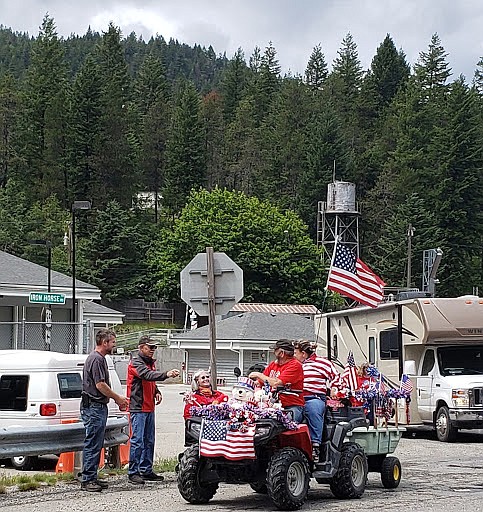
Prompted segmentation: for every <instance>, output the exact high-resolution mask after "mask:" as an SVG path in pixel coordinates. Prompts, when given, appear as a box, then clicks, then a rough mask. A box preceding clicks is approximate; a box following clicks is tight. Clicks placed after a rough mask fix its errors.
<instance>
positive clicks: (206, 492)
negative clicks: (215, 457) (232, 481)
mask: <svg viewBox="0 0 483 512" xmlns="http://www.w3.org/2000/svg"><path fill="white" fill-rule="evenodd" d="M198 450H199V448H198V445H197V444H194V445H192V446H190V447H189V448H187V449H186V450H185V452H184V454H183V456H182V457H181V460H180V461H179V472H178V490H179V493H180V494H181V496H182V497H183V498H184V499H185V500H186V501H187V502H188V503H192V504H194V505H198V504H201V503H208V502H209V501H210V500H211V498H213V496H214V495H215V494H216V491H217V490H218V483H206V482H202V481H201V479H200V476H201V475H202V472H203V469H204V467H205V462H204V461H203V460H200V457H199V454H198Z"/></svg>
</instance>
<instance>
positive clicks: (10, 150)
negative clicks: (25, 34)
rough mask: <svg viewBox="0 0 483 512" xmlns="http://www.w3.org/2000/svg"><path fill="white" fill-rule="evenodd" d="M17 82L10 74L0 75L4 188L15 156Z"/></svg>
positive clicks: (0, 184) (0, 164)
mask: <svg viewBox="0 0 483 512" xmlns="http://www.w3.org/2000/svg"><path fill="white" fill-rule="evenodd" d="M17 87H18V86H17V84H16V83H15V80H14V78H13V77H12V75H10V74H8V73H7V74H5V75H3V76H2V77H0V189H2V188H5V187H6V186H7V183H8V179H9V177H10V169H11V167H12V163H13V160H14V158H15V150H14V145H13V138H14V137H15V135H16V123H17V118H18V93H17Z"/></svg>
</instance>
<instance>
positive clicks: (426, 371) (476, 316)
mask: <svg viewBox="0 0 483 512" xmlns="http://www.w3.org/2000/svg"><path fill="white" fill-rule="evenodd" d="M315 333H316V337H318V338H319V342H320V340H322V342H321V344H322V346H323V349H322V350H323V355H326V356H327V357H329V358H330V359H332V360H338V361H340V362H342V363H345V361H346V360H347V355H348V353H349V351H352V352H353V354H354V359H355V362H356V364H362V363H364V362H366V361H367V362H369V363H372V364H374V365H375V366H376V367H377V368H378V369H379V371H380V372H381V373H382V374H383V375H384V376H385V377H386V378H387V380H388V381H389V383H390V384H392V386H393V387H399V383H400V380H401V377H402V375H403V374H406V375H408V376H409V377H410V379H411V382H412V383H413V391H412V395H411V403H410V408H409V410H408V411H407V412H408V413H409V414H407V413H406V404H405V403H402V402H404V400H398V411H397V417H398V420H399V423H402V424H406V425H407V427H408V428H422V429H428V428H432V429H435V430H436V434H437V437H438V439H439V440H440V441H446V442H448V441H453V440H454V439H455V438H456V435H457V432H458V430H459V429H479V428H483V299H482V298H478V297H475V296H464V297H458V298H448V299H445V298H413V299H407V300H401V301H393V302H386V303H383V304H381V305H379V306H378V307H376V308H369V307H358V308H354V309H347V310H342V311H336V312H331V313H324V314H322V315H319V316H318V317H317V318H316V320H315Z"/></svg>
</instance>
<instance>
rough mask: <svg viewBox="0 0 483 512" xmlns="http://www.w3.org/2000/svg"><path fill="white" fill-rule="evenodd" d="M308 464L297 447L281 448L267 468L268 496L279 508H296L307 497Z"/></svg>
mask: <svg viewBox="0 0 483 512" xmlns="http://www.w3.org/2000/svg"><path fill="white" fill-rule="evenodd" d="M309 479H310V474H309V464H308V462H307V458H306V457H305V455H304V453H303V452H301V451H300V450H298V449H297V448H289V447H287V448H282V449H281V450H280V451H278V452H277V453H275V454H274V455H273V457H272V458H271V459H270V462H269V464H268V469H267V490H268V496H269V497H270V499H271V500H272V501H273V503H274V504H275V506H276V507H277V508H279V509H280V510H297V509H299V508H300V507H301V506H302V505H303V504H304V502H305V500H306V499H307V493H308V490H309Z"/></svg>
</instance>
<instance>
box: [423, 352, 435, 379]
mask: <svg viewBox="0 0 483 512" xmlns="http://www.w3.org/2000/svg"><path fill="white" fill-rule="evenodd" d="M433 368H434V351H433V350H427V351H426V354H424V360H423V366H422V368H421V375H428V374H429V372H430V371H431V370H432V369H433Z"/></svg>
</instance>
